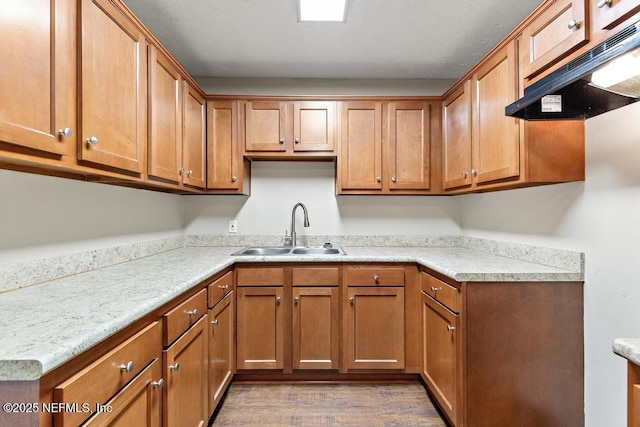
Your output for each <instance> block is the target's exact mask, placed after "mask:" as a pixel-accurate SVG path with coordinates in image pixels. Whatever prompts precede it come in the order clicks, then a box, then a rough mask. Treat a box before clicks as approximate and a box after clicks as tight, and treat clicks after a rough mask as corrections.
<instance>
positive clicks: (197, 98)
mask: <svg viewBox="0 0 640 427" xmlns="http://www.w3.org/2000/svg"><path fill="white" fill-rule="evenodd" d="M182 87H183V90H182V94H183V102H182V169H181V172H182V183H183V184H184V185H185V186H191V187H196V188H205V187H206V183H207V103H206V101H205V99H204V97H203V96H202V95H201V94H200V93H199V92H198V91H197V90H196V89H195V88H194V87H193V86H191V85H190V84H189V83H187V82H186V81H184V80H183V81H182Z"/></svg>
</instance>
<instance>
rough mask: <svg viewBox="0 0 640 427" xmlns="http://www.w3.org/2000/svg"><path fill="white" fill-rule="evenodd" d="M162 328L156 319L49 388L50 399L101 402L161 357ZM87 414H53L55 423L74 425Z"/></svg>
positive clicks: (105, 400) (55, 400)
mask: <svg viewBox="0 0 640 427" xmlns="http://www.w3.org/2000/svg"><path fill="white" fill-rule="evenodd" d="M161 339H162V328H161V326H160V323H159V322H154V323H152V324H151V325H149V326H147V327H146V328H144V329H143V330H141V331H140V332H138V333H137V334H135V335H134V336H132V337H131V338H129V339H128V340H127V341H125V342H123V343H122V344H120V345H119V346H118V347H116V348H114V349H113V350H111V351H110V352H109V353H107V354H105V355H104V356H102V357H101V358H100V359H98V360H96V361H95V362H94V363H92V364H91V365H89V366H87V367H86V368H84V369H83V370H82V371H80V372H78V373H77V374H76V375H74V376H73V377H71V378H69V379H68V380H67V381H65V382H63V383H62V384H60V385H59V386H57V387H56V388H55V389H54V390H53V399H54V402H64V403H70V404H71V403H77V404H78V405H79V408H81V407H82V404H87V403H88V404H90V405H93V406H92V407H91V409H92V410H95V405H96V403H101V404H103V403H105V402H107V399H109V398H111V396H113V395H114V394H116V393H117V392H118V391H119V390H120V389H122V388H123V387H124V386H125V385H127V383H129V381H131V380H132V379H133V378H134V377H135V376H136V375H138V373H140V372H141V371H142V370H143V369H144V368H145V367H146V366H147V365H148V364H149V363H150V362H151V361H153V360H154V359H158V358H160V356H161V354H162V353H161V350H162V348H161ZM90 415H91V414H90V413H85V412H82V410H79V411H77V412H60V413H57V414H55V415H54V421H55V425H59V426H63V427H66V426H77V425H79V424H80V423H81V422H82V421H84V420H85V419H87V418H88V417H89V416H90Z"/></svg>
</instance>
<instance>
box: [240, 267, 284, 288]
mask: <svg viewBox="0 0 640 427" xmlns="http://www.w3.org/2000/svg"><path fill="white" fill-rule="evenodd" d="M237 272H238V276H237V280H238V286H282V285H283V284H284V268H282V267H264V268H262V267H259V268H238V270H237Z"/></svg>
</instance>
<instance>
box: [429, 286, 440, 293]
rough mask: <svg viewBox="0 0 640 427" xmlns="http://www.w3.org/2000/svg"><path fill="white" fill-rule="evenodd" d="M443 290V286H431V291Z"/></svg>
mask: <svg viewBox="0 0 640 427" xmlns="http://www.w3.org/2000/svg"><path fill="white" fill-rule="evenodd" d="M441 290H442V288H436V287H435V286H432V287H431V292H438V291H441Z"/></svg>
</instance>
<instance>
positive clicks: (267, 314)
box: [236, 287, 283, 369]
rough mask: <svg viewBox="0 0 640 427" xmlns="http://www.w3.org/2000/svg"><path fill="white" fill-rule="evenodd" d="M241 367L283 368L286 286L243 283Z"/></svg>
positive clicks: (238, 351)
mask: <svg viewBox="0 0 640 427" xmlns="http://www.w3.org/2000/svg"><path fill="white" fill-rule="evenodd" d="M237 292H238V295H237V303H238V307H237V308H238V313H237V320H236V321H237V346H236V357H237V362H236V366H237V368H238V369H282V367H283V341H282V340H283V335H282V333H283V324H282V321H283V314H282V309H283V308H282V287H255V288H254V287H246V288H244V287H239V288H238V290H237Z"/></svg>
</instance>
